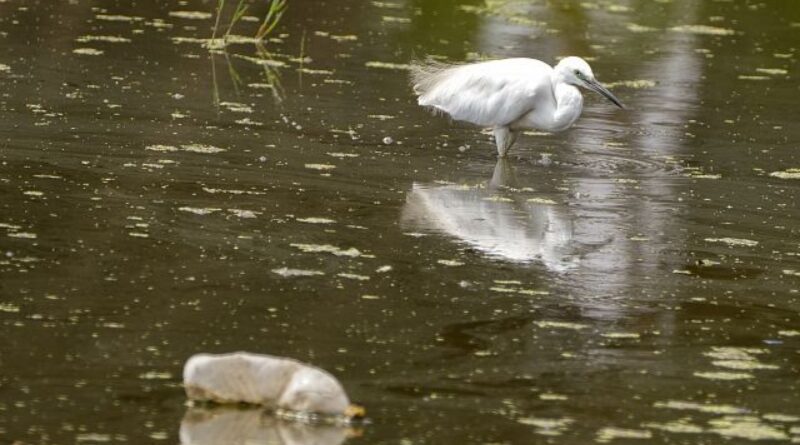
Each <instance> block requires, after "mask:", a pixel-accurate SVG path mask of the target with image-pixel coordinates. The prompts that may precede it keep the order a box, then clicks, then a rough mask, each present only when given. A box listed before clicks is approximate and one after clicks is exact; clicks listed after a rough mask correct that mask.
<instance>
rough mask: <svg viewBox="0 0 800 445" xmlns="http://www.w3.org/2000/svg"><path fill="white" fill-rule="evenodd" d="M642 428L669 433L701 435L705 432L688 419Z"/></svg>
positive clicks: (648, 424)
mask: <svg viewBox="0 0 800 445" xmlns="http://www.w3.org/2000/svg"><path fill="white" fill-rule="evenodd" d="M642 426H643V427H646V428H652V429H654V430H661V431H666V432H669V433H687V434H700V433H702V432H703V428H702V427H700V426H697V425H694V424H692V423H689V421H688V420H686V419H680V420H673V421H672V422H667V423H645V424H643V425H642Z"/></svg>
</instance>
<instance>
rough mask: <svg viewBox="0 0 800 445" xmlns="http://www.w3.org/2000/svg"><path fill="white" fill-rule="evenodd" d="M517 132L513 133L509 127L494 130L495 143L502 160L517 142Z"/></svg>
mask: <svg viewBox="0 0 800 445" xmlns="http://www.w3.org/2000/svg"><path fill="white" fill-rule="evenodd" d="M517 134H518V133H517V132H516V131H511V129H510V128H508V127H495V129H494V142H495V144H497V155H498V156H500V157H501V158H504V157H506V154H507V153H508V149H509V148H511V146H512V145H514V141H516V140H517Z"/></svg>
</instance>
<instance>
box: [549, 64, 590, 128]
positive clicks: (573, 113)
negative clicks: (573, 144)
mask: <svg viewBox="0 0 800 445" xmlns="http://www.w3.org/2000/svg"><path fill="white" fill-rule="evenodd" d="M559 77H560V76H559ZM559 77H556V78H555V79H554V81H553V94H554V95H555V98H556V110H555V113H553V127H554V128H555V129H557V130H564V129H566V128H567V127H569V126H570V125H572V124H573V123H574V122H575V120H576V119H578V117H579V116H580V115H581V110H583V95H581V92H580V90H578V88H577V87H576V86H574V85H570V84H568V83H566V82H564V81H563V80H562V79H560V78H559Z"/></svg>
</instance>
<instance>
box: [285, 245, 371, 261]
mask: <svg viewBox="0 0 800 445" xmlns="http://www.w3.org/2000/svg"><path fill="white" fill-rule="evenodd" d="M289 245H290V246H292V247H294V248H296V249H299V250H301V251H303V252H306V253H330V254H333V255H336V256H346V257H351V258H355V257H360V256H362V253H361V252H360V251H359V250H358V249H356V248H355V247H351V248H349V249H340V248H338V247H336V246H332V245H330V244H301V243H292V244H289Z"/></svg>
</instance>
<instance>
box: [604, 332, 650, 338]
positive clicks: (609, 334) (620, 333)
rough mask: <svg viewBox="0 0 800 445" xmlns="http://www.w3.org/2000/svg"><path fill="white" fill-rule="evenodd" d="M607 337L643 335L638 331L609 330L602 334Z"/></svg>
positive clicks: (637, 336)
mask: <svg viewBox="0 0 800 445" xmlns="http://www.w3.org/2000/svg"><path fill="white" fill-rule="evenodd" d="M602 335H603V337H606V338H640V337H641V335H639V334H637V333H636V332H608V333H605V334H602Z"/></svg>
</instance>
